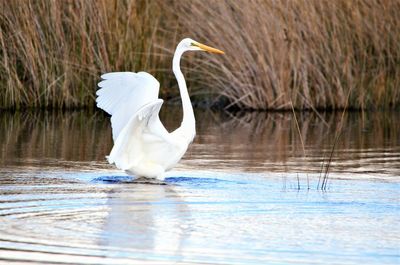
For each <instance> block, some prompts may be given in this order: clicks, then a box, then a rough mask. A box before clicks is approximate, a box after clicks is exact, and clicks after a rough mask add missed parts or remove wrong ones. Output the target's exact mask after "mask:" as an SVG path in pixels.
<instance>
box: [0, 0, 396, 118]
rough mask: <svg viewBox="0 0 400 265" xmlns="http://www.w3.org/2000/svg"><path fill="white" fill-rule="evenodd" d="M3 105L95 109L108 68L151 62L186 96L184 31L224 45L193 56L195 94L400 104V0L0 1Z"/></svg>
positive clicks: (239, 102) (243, 101) (230, 102)
mask: <svg viewBox="0 0 400 265" xmlns="http://www.w3.org/2000/svg"><path fill="white" fill-rule="evenodd" d="M0 5H1V8H0V29H1V30H0V108H21V107H47V108H48V107H51V108H76V107H88V106H89V107H93V106H94V99H95V93H94V92H95V90H96V83H97V82H98V81H99V75H100V74H101V73H104V72H108V71H140V70H144V71H148V72H150V73H152V74H154V75H156V77H157V78H158V79H159V80H160V82H161V86H162V91H161V92H162V96H163V97H164V98H167V99H173V98H175V97H176V96H177V92H178V90H177V89H176V82H175V78H174V76H173V74H172V71H171V70H170V68H171V67H170V65H171V59H172V54H173V51H174V48H175V46H176V43H177V41H178V40H179V39H181V38H183V37H192V38H194V39H197V40H199V41H201V42H205V43H207V44H210V45H213V46H216V47H218V48H221V49H223V50H224V51H225V52H226V54H225V55H224V56H216V55H214V54H196V55H188V56H185V61H184V62H183V66H184V68H186V70H185V72H186V73H185V75H186V77H187V80H188V83H189V88H190V90H191V91H190V92H191V95H192V96H193V97H194V98H195V99H200V100H206V101H218V102H220V103H221V102H222V103H221V104H222V105H223V106H224V107H227V108H230V107H236V108H241V109H286V110H291V108H292V107H293V108H295V109H313V110H314V111H316V110H317V109H343V108H344V107H345V106H346V104H347V103H346V100H347V94H348V91H351V93H350V96H349V103H348V107H349V108H350V109H365V108H371V107H373V108H382V107H384V108H391V107H395V106H398V105H399V102H400V89H399V85H400V67H399V65H400V19H398V18H399V17H400V2H399V1H390V0H365V1H361V0H354V1H347V0H337V1H327V0H311V1H309V0H295V1H261V0H253V1H248V0H237V1H223V0H218V1H215V0H214V1H207V4H205V3H204V1H200V0H190V1H162V0H149V1H145V0H131V1H128V0H125V1H118V0H96V1H95V0H75V1H46V0H37V1H29V0H22V1H5V0H1V1H0Z"/></svg>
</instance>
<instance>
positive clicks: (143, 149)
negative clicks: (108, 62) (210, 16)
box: [96, 38, 223, 179]
mask: <svg viewBox="0 0 400 265" xmlns="http://www.w3.org/2000/svg"><path fill="white" fill-rule="evenodd" d="M189 50H196V51H197V50H205V51H210V52H215V53H223V52H222V51H220V50H217V49H214V48H211V47H208V46H206V45H203V44H200V43H198V42H195V41H194V40H192V39H189V38H187V39H184V40H182V41H181V42H180V43H179V44H178V46H177V48H176V51H175V54H174V59H173V71H174V73H175V76H176V78H177V81H178V85H179V90H180V93H181V97H182V106H183V121H182V123H181V126H180V127H179V128H178V129H176V130H175V131H173V132H171V133H169V132H168V131H167V130H166V129H165V127H164V126H163V124H162V123H161V121H160V119H159V116H158V114H159V112H160V108H161V106H162V103H163V100H162V99H159V98H158V93H159V88H160V83H159V82H158V81H157V80H156V79H155V78H154V77H153V76H152V75H151V74H149V73H146V72H138V73H133V72H114V73H107V74H104V75H102V76H101V78H102V79H104V80H103V81H101V82H100V83H99V84H98V86H99V87H100V89H99V90H97V92H96V94H97V99H96V102H97V107H99V108H101V109H103V110H104V111H106V112H107V113H109V114H110V115H111V126H112V135H113V140H114V147H113V148H112V150H111V153H110V155H109V156H108V157H107V158H108V161H109V163H114V164H115V165H116V166H117V167H118V168H119V169H122V170H124V171H125V172H127V173H128V174H131V175H132V174H133V175H136V176H143V177H155V178H159V179H163V177H164V176H163V175H164V173H165V171H166V170H168V169H170V168H172V167H173V166H174V165H175V164H176V163H178V161H179V160H180V159H181V158H182V156H183V155H184V154H185V152H186V150H187V148H188V146H189V144H190V143H191V142H192V140H193V138H194V136H195V133H196V130H195V118H194V114H193V108H192V105H191V102H190V98H189V95H188V92H187V87H186V82H185V79H184V78H183V75H182V72H181V70H180V66H179V62H180V58H181V56H182V54H183V53H184V52H185V51H189Z"/></svg>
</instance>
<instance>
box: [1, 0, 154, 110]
mask: <svg viewBox="0 0 400 265" xmlns="http://www.w3.org/2000/svg"><path fill="white" fill-rule="evenodd" d="M1 6H2V8H0V10H1V11H0V27H1V31H0V45H1V53H0V74H1V79H0V107H3V108H8V107H15V108H18V107H22V106H24V107H57V108H58V107H82V106H88V105H93V103H94V98H95V94H94V91H95V90H96V83H97V81H98V79H99V74H100V73H104V72H106V71H116V70H119V71H124V70H131V71H132V70H136V69H147V70H149V71H153V72H154V67H155V65H158V61H157V60H158V59H157V58H154V57H155V56H151V54H152V51H151V48H152V45H151V43H150V42H151V41H152V39H153V38H154V34H155V32H156V31H157V30H158V26H159V21H158V18H157V16H154V14H155V13H157V12H159V11H158V7H157V5H155V4H154V1H144V0H136V1H117V0H115V1H114V0H112V1H108V0H74V1H47V0H37V1H29V0H22V1H5V0H2V1H1ZM152 59H153V60H152Z"/></svg>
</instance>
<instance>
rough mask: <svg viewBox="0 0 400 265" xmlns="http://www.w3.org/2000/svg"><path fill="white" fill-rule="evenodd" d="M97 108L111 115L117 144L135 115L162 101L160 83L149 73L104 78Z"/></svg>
mask: <svg viewBox="0 0 400 265" xmlns="http://www.w3.org/2000/svg"><path fill="white" fill-rule="evenodd" d="M101 78H102V79H104V80H103V81H101V82H100V83H99V84H98V86H99V87H100V89H99V90H97V92H96V95H97V99H96V102H97V107H99V108H101V109H103V110H105V111H106V112H107V113H109V114H110V115H111V126H112V132H113V139H114V142H115V141H116V139H117V138H118V136H119V134H120V132H121V131H122V130H123V128H124V127H125V126H126V125H127V124H128V122H129V120H130V119H131V118H132V116H133V115H134V114H135V113H136V112H137V111H138V110H139V109H140V108H142V107H143V106H145V105H146V104H148V103H150V102H153V101H155V100H157V99H158V92H159V89H160V83H159V82H158V81H157V79H155V78H154V77H153V76H152V75H151V74H149V73H146V72H139V73H133V72H114V73H107V74H104V75H102V76H101Z"/></svg>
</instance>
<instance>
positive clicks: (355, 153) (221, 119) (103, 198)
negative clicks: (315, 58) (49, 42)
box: [0, 108, 400, 264]
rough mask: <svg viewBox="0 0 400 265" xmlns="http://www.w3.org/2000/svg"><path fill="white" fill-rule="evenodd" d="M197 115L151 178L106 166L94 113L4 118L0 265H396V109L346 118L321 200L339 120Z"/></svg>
mask: <svg viewBox="0 0 400 265" xmlns="http://www.w3.org/2000/svg"><path fill="white" fill-rule="evenodd" d="M196 116H197V120H198V126H197V129H198V132H197V137H196V140H195V142H194V143H193V145H192V146H191V147H190V149H189V150H188V153H187V154H186V155H185V157H184V159H183V160H182V161H181V163H180V164H179V165H178V166H177V167H176V168H175V169H174V170H172V171H171V172H169V173H168V175H167V178H166V181H165V182H158V181H146V180H134V179H133V178H132V177H129V176H126V175H125V174H123V173H121V172H119V171H118V170H115V169H114V168H113V166H111V165H108V164H107V163H106V161H105V159H104V156H105V155H107V154H108V152H109V151H110V149H111V147H112V140H111V130H110V126H109V121H108V117H107V116H105V115H103V114H102V113H100V112H99V113H97V112H96V113H87V112H67V113H49V112H41V113H17V114H12V113H7V112H4V113H1V114H0V140H1V141H0V159H1V160H0V166H1V169H0V263H8V262H11V261H14V262H21V263H23V262H31V263H52V264H53V263H61V264H64V263H65V264H78V263H79V264H171V263H173V264H289V263H296V264H327V263H329V264H360V263H364V264H398V263H399V261H400V253H399V246H400V229H399V225H398V224H399V223H400V211H399V210H400V207H399V200H400V194H399V188H400V179H399V176H400V137H399V133H400V123H399V122H398V121H399V120H400V113H398V112H387V113H383V112H375V113H349V114H348V115H346V116H345V120H344V126H343V133H342V134H341V137H340V138H339V141H338V142H337V144H336V148H335V150H334V152H333V156H332V162H331V164H330V174H329V175H328V180H327V185H326V190H323V191H321V190H320V187H321V182H322V180H323V178H324V174H320V172H321V168H322V169H324V168H325V166H324V165H323V163H325V164H326V163H327V160H328V158H329V156H330V153H331V150H332V145H333V144H334V142H335V132H336V129H337V128H338V126H339V122H340V119H341V115H340V114H336V115H335V114H329V113H325V114H320V115H319V116H318V115H316V114H314V113H303V114H299V113H298V114H296V117H297V119H298V122H299V128H298V129H297V126H296V123H295V121H294V119H293V115H292V114H291V113H236V114H231V113H220V112H210V111H200V110H199V111H197V112H196ZM176 117H180V114H179V112H177V111H176V110H175V109H174V108H169V109H167V110H166V111H164V112H163V114H162V119H163V121H164V122H165V123H166V124H167V127H168V128H170V129H172V128H175V127H176V126H177V125H178V124H179V119H177V118H176ZM299 131H300V132H301V136H302V137H301V138H300V137H299ZM302 141H303V142H304V150H303V148H302V144H301V142H302Z"/></svg>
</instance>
